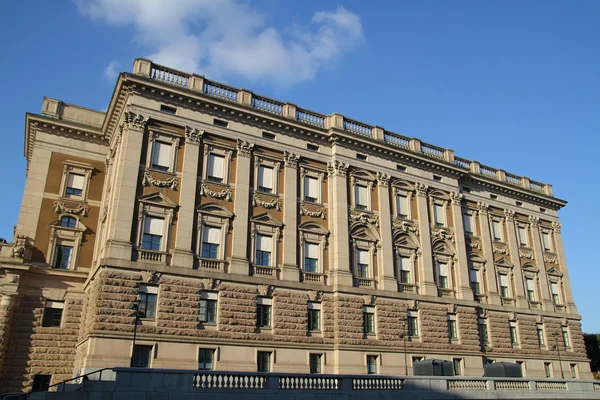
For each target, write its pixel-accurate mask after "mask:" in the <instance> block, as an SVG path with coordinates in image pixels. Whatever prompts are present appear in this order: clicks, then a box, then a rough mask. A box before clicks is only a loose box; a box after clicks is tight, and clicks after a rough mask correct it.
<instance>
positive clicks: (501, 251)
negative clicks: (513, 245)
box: [492, 245, 508, 255]
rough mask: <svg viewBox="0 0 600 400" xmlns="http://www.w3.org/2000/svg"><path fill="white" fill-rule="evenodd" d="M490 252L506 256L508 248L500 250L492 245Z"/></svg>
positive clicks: (500, 248)
mask: <svg viewBox="0 0 600 400" xmlns="http://www.w3.org/2000/svg"><path fill="white" fill-rule="evenodd" d="M492 251H493V252H494V253H497V254H506V255H508V247H504V248H502V247H498V246H493V245H492Z"/></svg>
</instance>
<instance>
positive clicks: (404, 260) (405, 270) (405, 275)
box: [400, 256, 412, 283]
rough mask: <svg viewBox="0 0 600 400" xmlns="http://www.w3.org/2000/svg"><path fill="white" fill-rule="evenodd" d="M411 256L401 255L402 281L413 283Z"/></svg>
mask: <svg viewBox="0 0 600 400" xmlns="http://www.w3.org/2000/svg"><path fill="white" fill-rule="evenodd" d="M410 270H411V268H410V258H409V257H403V256H400V282H401V283H412V279H411V276H410V272H411V271H410Z"/></svg>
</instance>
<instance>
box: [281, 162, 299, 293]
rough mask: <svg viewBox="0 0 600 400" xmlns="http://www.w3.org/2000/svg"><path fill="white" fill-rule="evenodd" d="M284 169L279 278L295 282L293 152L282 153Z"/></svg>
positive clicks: (295, 181) (295, 172) (295, 167)
mask: <svg viewBox="0 0 600 400" xmlns="http://www.w3.org/2000/svg"><path fill="white" fill-rule="evenodd" d="M283 158H284V163H285V170H284V179H285V180H284V182H283V267H282V268H283V269H282V274H281V279H284V280H288V281H295V282H297V281H298V280H299V279H300V269H299V268H298V161H299V159H300V157H299V156H297V155H296V154H294V153H290V152H288V151H285V152H284V155H283Z"/></svg>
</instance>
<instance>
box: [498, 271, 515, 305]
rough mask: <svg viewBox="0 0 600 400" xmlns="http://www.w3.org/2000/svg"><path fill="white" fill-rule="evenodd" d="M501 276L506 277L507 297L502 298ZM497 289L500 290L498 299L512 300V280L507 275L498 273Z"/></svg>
mask: <svg viewBox="0 0 600 400" xmlns="http://www.w3.org/2000/svg"><path fill="white" fill-rule="evenodd" d="M502 276H504V277H506V281H507V287H508V297H503V296H502V278H501V277H502ZM498 289H500V297H502V298H503V299H512V298H513V290H512V279H511V276H510V274H509V273H502V272H499V273H498Z"/></svg>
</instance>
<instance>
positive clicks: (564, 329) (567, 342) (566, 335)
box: [562, 326, 571, 348]
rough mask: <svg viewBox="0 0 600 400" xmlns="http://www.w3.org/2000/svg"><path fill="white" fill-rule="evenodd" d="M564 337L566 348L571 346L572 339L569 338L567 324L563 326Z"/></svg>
mask: <svg viewBox="0 0 600 400" xmlns="http://www.w3.org/2000/svg"><path fill="white" fill-rule="evenodd" d="M562 338H563V344H564V345H565V348H569V347H571V340H570V339H569V328H567V327H566V326H563V327H562Z"/></svg>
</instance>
